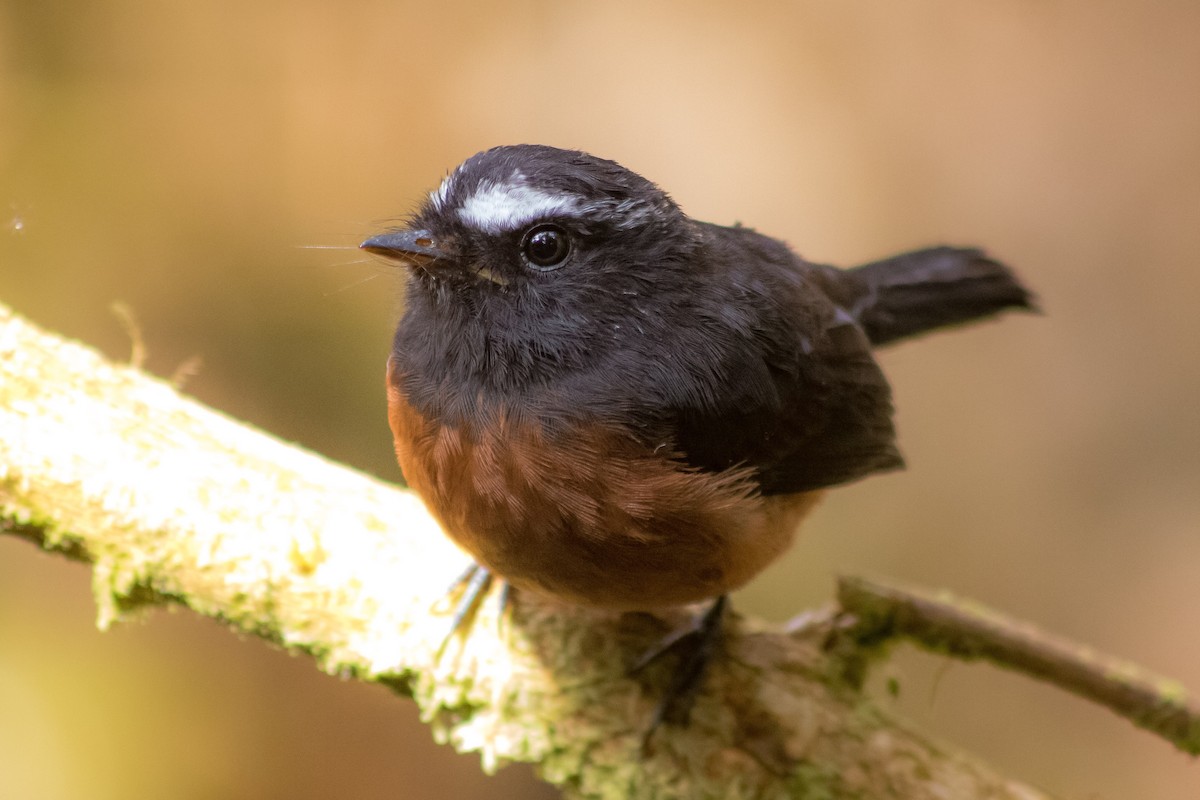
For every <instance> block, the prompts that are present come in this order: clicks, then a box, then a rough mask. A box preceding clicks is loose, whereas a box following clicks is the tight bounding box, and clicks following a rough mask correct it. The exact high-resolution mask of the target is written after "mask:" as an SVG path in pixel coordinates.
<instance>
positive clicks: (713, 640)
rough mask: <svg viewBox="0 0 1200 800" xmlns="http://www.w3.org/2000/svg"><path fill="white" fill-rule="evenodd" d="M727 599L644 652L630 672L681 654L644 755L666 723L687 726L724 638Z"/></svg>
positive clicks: (647, 737)
mask: <svg viewBox="0 0 1200 800" xmlns="http://www.w3.org/2000/svg"><path fill="white" fill-rule="evenodd" d="M727 605H728V597H727V596H726V595H722V596H720V597H718V598H717V599H716V600H715V601H714V602H713V604H712V606H710V607H709V608H708V610H707V611H705V612H704V613H703V614H702V615H701V616H700V617H699V618H698V619H696V621H695V622H694V623H693V624H692V625H690V626H688V627H685V628H681V629H679V630H677V631H675V632H673V633H671V634H669V635H668V636H666V637H665V638H663V640H662V641H661V642H659V643H658V644H657V645H655V646H654V647H653V648H651V649H650V650H648V651H647V652H646V653H644V654H643V655H642V656H641V658H639V659H638V660H637V662H635V663H634V665H633V666H632V667H630V669H629V674H630V675H636V674H638V673H639V672H641V671H643V670H645V669H646V668H647V667H649V666H650V665H651V664H653V663H655V662H657V661H659V660H660V659H661V658H663V657H664V656H666V655H667V654H668V653H678V654H679V655H678V658H679V661H678V665H677V667H676V669H675V671H674V673H673V674H672V676H671V682H670V684H669V685H668V686H667V689H666V691H665V692H664V694H663V698H662V701H661V702H660V703H659V705H658V708H657V709H656V710H655V712H654V718H653V719H652V720H651V722H650V727H649V728H648V729H647V730H646V733H645V735H644V736H643V737H642V752H643V754H646V753H648V752H649V747H650V739H651V737H653V735H654V732H655V731H656V730H658V728H659V726H660V725H662V724H663V723H667V724H669V725H687V723H688V719H689V718H690V716H691V712H692V707H693V706H694V705H695V704H696V697H697V695H698V694H699V692H700V688H701V686H703V684H704V676H705V675H706V674H707V672H708V665H709V663H710V662H711V661H712V658H713V655H714V653H715V652H716V648H717V644H718V642H719V640H720V638H721V622H722V620H723V619H724V616H725V609H726V606H727Z"/></svg>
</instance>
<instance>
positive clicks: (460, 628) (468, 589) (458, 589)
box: [438, 562, 512, 658]
mask: <svg viewBox="0 0 1200 800" xmlns="http://www.w3.org/2000/svg"><path fill="white" fill-rule="evenodd" d="M495 581H496V578H495V577H494V576H493V575H492V573H491V571H490V570H488V569H487V568H486V567H481V566H479V565H478V564H476V563H474V562H472V563H471V565H470V566H469V567H467V568H466V569H465V570H463V572H462V574H461V575H459V576H458V577H457V578H456V579H455V580H454V583H452V584H451V585H450V589H449V592H450V594H461V596H460V597H459V598H458V603H457V604H456V605H455V606H454V616H453V617H452V618H451V620H450V629H449V630H448V631H446V638H445V639H443V640H442V645H441V647H439V648H438V657H439V658H440V657H441V655H442V653H443V652H444V651H445V649H446V645H447V644H448V643H449V642H450V640H451V639H453V638H454V636H455V635H456V634H458V633H460V632H462V633H465V632H467V631H468V630H470V628H471V625H472V623H473V622H474V621H475V615H476V614H478V613H479V609H480V607H481V606H482V605H483V601H484V599H485V598H486V597H487V594H488V592H489V591H490V590H491V588H492V584H493V583H494V582H495ZM500 584H501V585H500V610H499V614H498V618H499V620H500V622H501V623H503V621H504V618H505V615H506V612H507V611H508V609H509V605H510V604H511V602H512V588H511V587H510V586H509V584H508V582H507V581H503V580H502V581H501V582H500Z"/></svg>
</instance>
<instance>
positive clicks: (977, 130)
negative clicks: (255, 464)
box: [0, 0, 1200, 800]
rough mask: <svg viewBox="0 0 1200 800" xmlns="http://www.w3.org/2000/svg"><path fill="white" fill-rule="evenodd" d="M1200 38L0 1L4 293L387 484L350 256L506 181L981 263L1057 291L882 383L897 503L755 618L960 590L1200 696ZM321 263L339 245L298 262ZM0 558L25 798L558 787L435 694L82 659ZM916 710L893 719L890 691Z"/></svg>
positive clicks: (371, 352)
mask: <svg viewBox="0 0 1200 800" xmlns="http://www.w3.org/2000/svg"><path fill="white" fill-rule="evenodd" d="M1198 92H1200V5H1197V4H1196V3H1194V2H1192V1H1191V0H1175V1H1174V2H1170V1H1164V2H1159V3H1154V4H1145V5H1139V4H1134V3H1113V2H1100V3H1094V2H1091V3H1085V2H1059V3H1030V2H1020V1H1019V0H1007V1H1006V2H999V3H989V4H978V3H975V4H962V3H953V2H947V1H946V0H942V1H941V2H939V1H938V0H915V1H914V2H909V3H903V4H900V3H861V2H848V3H825V2H810V1H809V0H803V1H799V0H798V1H797V2H791V3H778V2H777V3H763V4H751V5H747V4H744V3H739V4H730V3H716V2H696V0H691V1H690V2H663V3H653V4H650V3H633V2H608V3H581V2H541V3H539V2H521V3H509V4H503V5H501V4H489V3H482V2H476V3H456V2H447V3H440V4H433V3H421V4H418V3H411V2H397V1H396V0H391V1H390V2H383V1H382V0H342V2H339V3H336V4H334V3H321V2H313V1H311V0H307V1H306V0H300V1H299V2H297V0H290V1H289V2H282V0H260V1H259V2H255V3H243V2H234V1H233V0H199V1H198V2H191V3H147V2H143V1H142V0H109V1H108V2H104V3H99V2H91V3H89V2H82V1H81V0H71V1H70V2H67V1H66V0H41V1H40V2H37V3H32V2H23V1H22V0H6V1H4V2H0V302H4V303H6V304H9V305H10V306H12V307H13V308H15V309H16V310H17V311H19V312H20V313H22V314H24V315H26V316H28V317H29V318H30V319H32V320H33V321H35V322H37V323H38V324H40V325H42V326H44V327H46V328H48V329H51V330H54V331H58V332H60V333H62V334H65V335H68V336H71V337H76V338H78V339H81V340H83V341H85V342H87V343H90V344H91V345H94V346H95V347H97V348H99V349H100V350H102V351H103V352H105V353H107V354H108V355H109V356H111V357H113V358H118V359H121V358H127V357H128V356H129V353H130V341H129V337H128V336H127V334H126V333H125V332H124V330H123V329H122V326H121V324H120V323H119V322H118V319H117V318H116V316H114V313H113V311H112V310H111V307H112V304H113V303H114V302H117V301H119V302H122V303H125V304H127V305H128V307H129V308H131V309H132V311H133V313H134V314H135V315H136V317H137V319H138V320H139V322H140V327H141V330H142V333H143V335H144V338H145V342H146V346H147V348H148V351H149V359H148V362H147V366H148V368H149V369H150V370H151V371H153V372H156V373H158V374H160V375H164V376H165V375H171V374H172V373H174V372H175V371H176V370H177V368H179V366H180V365H181V364H185V363H192V364H193V365H194V364H195V363H196V361H195V360H196V359H199V360H200V362H201V364H200V367H199V370H198V371H197V372H196V374H195V375H194V376H193V377H192V378H191V379H190V380H189V382H188V384H187V389H188V391H190V392H192V393H193V394H195V395H196V396H197V397H198V398H200V399H201V400H202V401H204V402H206V403H209V404H211V405H212V406H215V407H216V408H219V409H223V410H224V411H226V412H228V413H230V414H232V415H233V416H235V417H239V418H241V419H244V420H247V421H249V422H252V423H254V424H257V425H259V426H261V427H263V428H265V429H267V430H269V431H272V432H273V433H276V434H278V435H280V436H283V437H285V438H287V439H291V440H295V441H297V442H300V443H302V444H304V445H306V446H309V447H311V448H313V449H315V450H317V451H319V452H321V453H324V454H326V455H328V456H330V457H332V458H335V459H338V460H341V461H344V462H346V463H348V464H351V465H354V466H356V467H359V468H361V469H363V470H366V471H367V472H370V473H373V474H375V475H379V476H382V477H384V478H386V479H389V480H398V479H399V471H398V469H397V468H396V466H395V465H394V463H393V461H392V455H391V448H390V437H389V434H388V431H387V425H386V421H385V414H384V403H383V391H382V379H383V364H384V358H385V355H386V353H387V350H388V345H389V338H390V335H391V329H392V326H393V325H394V322H395V319H396V317H397V315H398V313H399V309H400V298H399V292H398V289H399V284H398V281H397V280H396V276H395V274H394V273H393V271H392V269H391V268H390V267H388V266H387V265H385V264H382V263H380V262H372V261H370V260H365V259H363V258H362V257H361V255H360V254H359V253H358V252H357V251H356V250H355V245H356V244H357V243H358V242H359V241H360V240H362V239H363V238H364V237H365V236H366V235H367V234H369V233H371V232H373V231H377V230H379V229H380V227H381V226H384V225H386V224H388V222H389V221H390V220H393V219H395V218H396V217H398V216H401V215H402V214H404V213H406V212H407V211H409V210H411V208H412V207H413V205H414V204H415V203H417V202H419V201H420V200H421V199H422V197H423V193H424V192H426V191H428V190H429V189H431V188H433V187H434V186H436V185H437V183H438V182H439V181H440V179H441V178H442V177H443V175H444V174H445V172H446V171H447V170H448V169H450V168H452V167H453V166H454V165H456V164H457V163H458V162H459V161H461V160H462V159H463V158H465V157H467V156H469V155H471V154H472V153H474V152H476V151H478V150H481V149H483V148H486V147H489V146H492V145H496V144H503V143H516V142H541V143H546V144H554V145H559V146H566V147H576V148H582V149H585V150H589V151H591V152H594V153H596V154H598V155H601V156H604V157H608V158H613V159H616V160H618V161H620V162H622V163H624V164H625V165H626V166H628V167H630V168H632V169H634V170H636V171H638V172H641V173H642V174H644V175H646V176H648V177H650V178H651V179H652V180H655V181H657V182H659V183H661V184H662V185H663V186H664V187H666V188H667V189H668V190H669V191H670V192H671V193H672V194H673V195H674V197H675V198H676V199H677V200H678V201H679V202H680V204H681V205H682V206H683V207H684V208H685V209H686V210H687V211H688V212H689V213H691V214H692V215H693V216H695V217H698V218H701V219H706V220H711V221H714V222H722V223H732V222H734V221H735V220H740V221H742V222H744V223H746V224H749V225H752V226H754V227H756V228H758V229H759V230H761V231H763V232H765V233H769V234H771V235H774V236H778V237H781V238H784V239H786V240H787V241H789V242H790V243H792V245H793V246H794V247H796V249H797V250H799V251H800V252H801V253H803V254H804V255H806V256H808V257H810V258H813V259H817V260H823V261H826V262H831V263H839V264H853V263H856V262H861V261H864V260H867V259H872V258H875V257H878V256H883V255H887V254H891V253H894V252H898V251H901V250H903V249H906V248H913V247H917V246H921V245H926V244H934V243H939V242H947V243H955V244H977V245H982V246H985V247H987V248H988V250H989V251H990V252H991V253H992V254H994V255H995V256H997V257H999V258H1001V259H1003V260H1005V261H1006V262H1008V263H1010V264H1011V265H1013V266H1014V267H1016V269H1017V270H1018V271H1019V272H1020V273H1021V274H1022V275H1023V276H1024V278H1025V279H1026V280H1027V281H1028V282H1029V284H1031V285H1032V286H1033V287H1034V288H1035V290H1036V291H1037V292H1038V295H1039V297H1040V300H1041V303H1042V305H1043V307H1044V309H1045V311H1046V313H1045V315H1044V316H1033V315H1010V316H1008V317H1006V318H1005V319H1003V320H1002V321H1001V322H998V323H993V324H985V325H981V326H978V327H973V328H970V329H964V330H962V331H959V332H955V333H953V334H947V335H937V336H933V337H929V338H928V339H925V340H921V341H919V342H914V343H908V344H904V345H901V346H899V347H896V348H894V349H891V350H889V351H887V352H886V353H884V354H883V355H882V356H881V360H882V362H883V365H884V368H885V369H886V371H887V372H888V374H889V375H890V377H891V379H892V381H893V384H894V387H895V394H896V402H897V406H898V409H899V412H898V415H899V420H898V422H899V428H900V436H901V445H902V448H903V450H904V452H905V454H906V456H907V458H908V462H909V469H908V471H906V472H904V473H900V474H895V475H888V476H884V477H875V478H872V479H870V480H867V481H864V482H862V483H861V484H858V485H855V486H852V487H849V488H845V489H843V490H841V491H839V492H835V493H833V494H832V495H831V496H830V497H829V498H828V500H827V501H826V502H825V504H824V505H823V506H822V508H821V509H820V510H819V512H818V513H817V514H816V515H815V516H814V517H813V518H812V519H811V520H810V521H809V523H808V524H807V526H806V529H805V533H804V535H803V536H802V538H801V540H800V542H799V543H798V545H797V547H796V548H795V549H794V550H793V551H792V552H791V554H790V555H789V556H788V557H787V558H786V559H785V560H784V561H783V562H782V563H780V564H778V565H776V566H775V567H773V568H772V569H771V570H770V571H769V572H768V573H767V574H765V575H764V576H763V577H762V578H761V579H759V580H758V581H757V582H755V583H754V584H753V585H752V586H751V587H750V588H749V589H747V590H746V591H745V592H743V593H742V595H741V596H740V597H738V598H737V604H738V606H739V608H740V609H741V610H742V611H745V612H752V613H756V614H759V615H763V616H766V617H769V618H774V619H785V618H787V617H789V616H790V615H792V614H793V613H795V612H796V611H798V610H800V609H803V608H805V607H811V606H813V605H816V604H820V603H823V602H825V601H827V600H828V599H829V598H830V596H831V593H832V587H833V577H834V575H835V574H837V573H839V572H848V573H867V574H876V575H882V576H888V577H891V578H896V579H902V580H906V581H910V582H913V583H917V584H921V585H925V586H930V587H944V588H948V589H951V590H953V591H956V592H959V593H962V594H965V595H969V596H972V597H975V598H978V599H980V600H983V601H985V602H987V603H990V604H992V605H994V606H996V607H998V608H1000V609H1004V610H1006V611H1008V612H1010V613H1012V614H1014V615H1016V616H1019V617H1022V618H1025V619H1028V620H1032V621H1035V622H1037V623H1039V624H1040V625H1043V626H1045V627H1046V628H1048V629H1050V630H1052V631H1056V632H1058V633H1061V634H1064V635H1068V636H1071V637H1074V638H1077V639H1079V640H1082V641H1084V642H1088V643H1090V644H1092V645H1094V646H1095V647H1097V648H1099V649H1102V650H1105V651H1110V652H1112V653H1114V654H1119V655H1122V656H1126V657H1130V658H1133V659H1135V660H1137V661H1139V662H1141V663H1143V664H1145V665H1146V666H1147V667H1150V668H1152V669H1154V670H1157V671H1160V672H1162V673H1165V674H1167V675H1169V676H1174V677H1177V678H1179V679H1180V680H1182V681H1183V682H1184V683H1185V684H1186V685H1188V686H1190V687H1191V688H1192V689H1193V690H1200V636H1198V635H1197V633H1198V627H1200V536H1198V535H1197V533H1198V528H1200V413H1198V411H1197V407H1196V403H1197V400H1196V398H1197V397H1198V396H1200V358H1198V357H1197V350H1198V347H1197V345H1198V344H1200V314H1197V297H1198V292H1200V270H1198V269H1197V268H1196V258H1197V253H1200V99H1198V98H1200V94H1198ZM313 247H318V248H333V249H311V248H313ZM93 619H94V607H93V603H92V601H91V597H90V592H89V585H88V571H87V569H86V568H85V567H83V566H80V565H74V564H69V563H67V562H66V561H64V560H63V559H61V558H57V557H51V556H47V555H45V554H42V553H40V552H38V551H37V550H35V549H34V548H32V547H30V546H29V545H27V544H25V543H23V542H18V541H13V540H6V539H0V720H2V721H3V724H0V797H3V798H6V799H7V798H20V799H22V800H24V799H26V798H33V799H35V800H42V798H46V799H50V798H89V799H90V800H108V799H109V798H112V799H113V800H116V799H117V798H121V799H122V800H130V799H133V800H140V799H141V798H158V797H175V798H182V799H185V800H186V799H188V798H232V797H262V798H269V797H278V798H285V797H286V798H328V797H344V798H395V797H402V798H412V799H413V800H422V799H423V798H446V797H455V798H485V797H486V798H516V797H520V798H548V797H555V796H557V795H556V793H555V792H554V791H553V790H551V789H549V788H548V787H545V786H542V785H540V784H538V783H537V782H536V781H535V779H534V778H533V777H532V771H531V770H530V769H528V768H527V767H521V766H518V767H509V768H506V769H504V770H502V771H501V772H500V774H499V775H498V776H497V777H495V778H486V777H484V776H483V775H482V774H481V772H480V770H479V767H478V759H477V758H476V757H474V756H458V755H455V754H453V753H452V752H450V751H449V750H448V749H445V748H439V747H436V746H435V745H434V744H433V743H432V742H431V740H430V736H429V733H428V731H427V729H425V728H424V727H423V726H422V725H420V724H419V722H418V720H417V714H416V710H415V708H414V707H413V705H412V704H411V703H410V702H408V701H405V700H400V699H397V698H396V697H394V696H392V695H391V694H389V693H388V692H387V691H386V690H384V689H383V688H380V687H375V686H364V685H361V684H357V683H347V682H340V681H338V680H336V679H334V678H331V677H329V676H326V675H323V674H321V673H319V672H318V671H317V670H316V669H315V668H314V667H313V665H312V664H311V663H310V661H308V660H307V659H304V658H292V657H289V656H288V655H287V654H285V653H283V652H280V651H278V650H275V649H273V648H271V647H269V646H267V645H265V644H264V643H262V642H260V641H257V640H250V639H242V638H239V637H238V636H237V635H234V634H232V633H230V632H228V631H227V630H225V629H224V628H222V627H221V626H219V625H217V624H216V623H213V622H211V621H208V620H204V619H200V618H198V617H196V616H194V615H192V614H190V613H185V612H175V613H172V612H170V611H158V612H154V613H152V614H150V615H149V616H148V617H146V618H144V619H142V620H140V621H135V622H133V623H131V624H128V625H123V626H120V627H117V628H116V629H115V630H113V631H111V632H109V633H106V634H99V633H97V632H96V631H95V629H94V624H93ZM886 678H895V679H896V680H897V681H898V682H899V686H900V695H899V698H898V699H895V700H893V699H890V698H888V697H886V694H885V693H884V692H883V691H881V690H879V687H881V686H882V682H883V680H884V679H886ZM876 690H877V694H878V695H879V696H880V702H881V703H882V704H883V705H884V706H885V707H887V708H891V709H894V710H895V711H896V712H897V713H900V714H903V715H905V716H907V717H908V718H910V719H912V720H913V721H914V724H916V725H918V726H920V727H921V728H923V729H925V730H928V731H930V732H931V733H932V734H933V735H935V736H937V737H940V738H941V739H944V740H946V741H948V742H952V743H954V744H955V745H957V746H961V747H963V748H965V749H968V750H971V751H974V752H976V753H979V754H981V755H982V756H984V757H985V758H986V759H988V760H989V761H991V762H992V763H993V764H995V765H996V766H997V767H998V768H999V769H1001V770H1002V771H1005V772H1007V773H1010V774H1012V775H1013V776H1015V777H1019V778H1022V779H1024V780H1026V781H1029V782H1032V783H1034V784H1037V785H1039V786H1042V787H1045V788H1046V789H1049V790H1051V791H1053V792H1055V793H1057V794H1058V795H1059V796H1061V797H1064V798H1121V797H1144V798H1150V797H1154V798H1164V799H1166V800H1182V798H1195V797H1196V796H1197V794H1198V792H1200V765H1197V764H1195V763H1193V762H1192V761H1191V760H1189V759H1187V758H1185V757H1184V756H1182V755H1179V754H1178V753H1176V752H1175V751H1174V750H1173V749H1172V748H1171V747H1170V746H1169V745H1167V744H1165V743H1163V742H1162V741H1160V740H1158V739H1155V738H1153V737H1151V736H1150V735H1148V734H1145V733H1142V732H1140V731H1138V730H1137V729H1135V728H1134V727H1132V726H1131V725H1130V724H1128V723H1126V722H1124V721H1121V720H1118V719H1117V718H1115V717H1114V716H1112V715H1111V714H1109V713H1108V712H1106V711H1103V710H1100V709H1098V708H1096V707H1093V706H1091V705H1089V704H1088V703H1085V702H1083V701H1081V700H1077V699H1075V698H1072V697H1067V696H1065V695H1063V694H1062V693H1061V692H1059V691H1057V690H1054V689H1051V688H1048V687H1046V686H1043V685H1040V684H1038V683H1036V682H1034V681H1032V680H1029V679H1026V678H1023V677H1019V676H1014V675H1010V674H1007V673H1002V672H1000V671H998V670H996V669H993V668H990V667H988V666H982V665H963V664H961V663H949V662H946V661H945V660H942V659H938V658H934V657H930V656H924V655H921V654H917V653H915V652H913V651H912V650H911V649H901V650H899V651H898V653H897V656H896V658H895V659H893V660H892V661H891V662H890V663H889V664H888V666H887V667H886V668H885V669H884V670H883V671H882V672H881V674H880V676H879V677H878V678H877V679H876Z"/></svg>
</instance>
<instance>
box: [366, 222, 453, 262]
mask: <svg viewBox="0 0 1200 800" xmlns="http://www.w3.org/2000/svg"><path fill="white" fill-rule="evenodd" d="M359 248H360V249H362V250H366V251H367V252H368V253H375V254H377V255H381V256H385V257H387V258H392V259H395V260H396V261H404V262H407V263H409V264H412V265H413V266H417V267H419V266H422V265H424V264H428V263H429V262H431V261H436V260H437V259H441V258H445V257H446V254H445V253H444V252H443V251H441V250H439V249H438V247H437V242H436V241H435V240H434V238H433V234H432V233H430V232H429V231H397V232H396V233H383V234H380V235H379V236H372V237H371V238H370V239H367V240H366V241H365V242H363V243H362V244H360V245H359Z"/></svg>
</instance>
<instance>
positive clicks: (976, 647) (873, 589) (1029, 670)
mask: <svg viewBox="0 0 1200 800" xmlns="http://www.w3.org/2000/svg"><path fill="white" fill-rule="evenodd" d="M838 601H839V603H840V604H841V607H842V609H843V610H844V611H845V612H847V613H849V614H851V615H853V617H854V622H853V623H852V625H851V626H850V627H849V628H848V629H847V630H846V633H847V634H848V635H849V636H850V637H852V638H853V639H854V640H855V642H856V643H857V644H859V645H860V646H861V645H866V646H868V647H875V646H878V645H880V644H883V643H884V642H886V641H887V640H890V639H895V638H897V637H906V638H909V639H911V640H913V641H914V642H916V643H917V644H919V645H921V646H923V647H926V648H929V649H930V650H934V651H937V652H942V653H946V654H949V655H953V656H956V657H958V658H961V659H965V660H973V659H977V658H984V659H987V660H988V661H991V662H992V663H994V664H997V665H999V666H1002V667H1008V668H1010V669H1014V670H1017V671H1018V672H1023V673H1025V674H1027V675H1031V676H1033V677H1036V678H1039V679H1040V680H1044V681H1046V682H1048V683H1051V684H1053V685H1055V686H1057V687H1059V688H1060V689H1064V690H1066V691H1068V692H1071V693H1073V694H1077V695H1080V696H1081V697H1086V698H1087V699H1089V700H1092V701H1094V702H1096V703H1099V704H1100V705H1103V706H1106V707H1108V708H1110V709H1112V710H1113V711H1115V712H1116V713H1118V714H1120V715H1121V716H1123V717H1125V718H1126V719H1128V720H1130V721H1132V722H1133V723H1134V724H1136V725H1140V726H1141V727H1143V728H1145V729H1147V730H1149V731H1152V732H1153V733H1156V734H1158V735H1159V736H1161V737H1163V738H1164V739H1166V740H1168V741H1170V742H1171V743H1173V744H1174V745H1175V746H1176V747H1178V748H1179V749H1180V750H1183V751H1184V752H1186V753H1190V754H1192V755H1198V754H1200V703H1197V701H1196V699H1195V698H1194V697H1191V696H1189V695H1188V693H1187V691H1186V690H1185V689H1184V688H1183V686H1181V685H1180V684H1179V683H1178V682H1176V681H1173V680H1169V679H1167V678H1162V677H1159V676H1157V675H1154V674H1153V673H1151V672H1149V671H1147V670H1146V669H1144V668H1142V667H1140V666H1138V665H1136V664H1133V663H1131V662H1128V661H1123V660H1120V659H1117V658H1114V657H1112V656H1108V655H1104V654H1101V653H1097V652H1095V651H1094V650H1093V649H1091V648H1090V647H1087V646H1086V645H1082V644H1078V643H1076V642H1072V641H1069V640H1067V639H1063V638H1061V637H1058V636H1053V635H1051V634H1049V633H1046V632H1045V631H1042V630H1039V629H1038V628H1036V627H1035V626H1033V625H1031V624H1029V623H1026V622H1021V621H1019V620H1015V619H1012V618H1011V617H1007V616H1005V615H1004V614H1001V613H1000V612H997V611H994V610H992V609H990V608H986V607H985V606H983V605H981V604H979V603H976V602H974V601H970V600H966V599H963V598H959V597H954V596H952V595H950V594H949V593H946V592H939V593H937V594H936V595H934V594H931V593H929V592H925V591H921V590H919V589H912V588H904V587H900V586H896V585H894V584H890V583H880V582H877V581H872V580H867V579H865V578H858V577H843V578H840V579H839V581H838Z"/></svg>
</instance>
